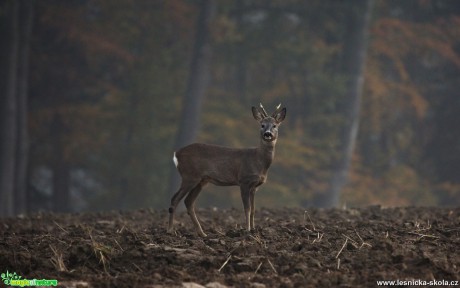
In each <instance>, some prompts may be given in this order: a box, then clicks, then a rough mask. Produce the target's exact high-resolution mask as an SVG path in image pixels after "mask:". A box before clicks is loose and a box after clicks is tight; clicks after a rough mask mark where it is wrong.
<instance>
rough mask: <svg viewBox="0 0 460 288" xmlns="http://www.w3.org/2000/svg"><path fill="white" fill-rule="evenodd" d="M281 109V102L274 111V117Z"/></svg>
mask: <svg viewBox="0 0 460 288" xmlns="http://www.w3.org/2000/svg"><path fill="white" fill-rule="evenodd" d="M280 111H281V103H280V104H278V106H276V110H275V112H273V114H272V117H273V118H275V116H276V114H278V113H279V112H280Z"/></svg>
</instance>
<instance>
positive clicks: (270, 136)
mask: <svg viewBox="0 0 460 288" xmlns="http://www.w3.org/2000/svg"><path fill="white" fill-rule="evenodd" d="M264 137H265V138H272V137H273V135H272V133H271V132H268V131H267V132H264Z"/></svg>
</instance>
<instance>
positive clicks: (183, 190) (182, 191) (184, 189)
mask: <svg viewBox="0 0 460 288" xmlns="http://www.w3.org/2000/svg"><path fill="white" fill-rule="evenodd" d="M195 185H196V182H195V183H193V184H190V183H186V182H184V181H182V183H181V186H180V188H179V190H178V191H177V192H176V194H174V196H173V197H172V198H171V205H170V206H169V224H168V233H172V231H173V225H174V213H175V212H176V208H177V204H179V202H180V200H182V198H184V197H185V195H187V193H189V192H190V191H191V190H192V189H193V187H194V186H195Z"/></svg>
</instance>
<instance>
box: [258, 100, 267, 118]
mask: <svg viewBox="0 0 460 288" xmlns="http://www.w3.org/2000/svg"><path fill="white" fill-rule="evenodd" d="M260 110H261V111H262V114H264V118H266V117H268V113H267V111H265V109H264V106H263V105H262V103H260Z"/></svg>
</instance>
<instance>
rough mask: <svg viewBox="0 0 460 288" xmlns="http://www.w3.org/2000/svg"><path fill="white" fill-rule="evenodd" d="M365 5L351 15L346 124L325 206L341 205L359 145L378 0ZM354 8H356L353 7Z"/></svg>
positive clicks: (364, 0) (346, 49)
mask: <svg viewBox="0 0 460 288" xmlns="http://www.w3.org/2000/svg"><path fill="white" fill-rule="evenodd" d="M360 2H362V4H363V6H364V7H365V10H364V13H360V14H361V15H353V14H355V13H352V19H351V21H352V22H351V23H352V25H351V27H350V28H351V31H350V32H351V33H350V34H349V35H350V39H348V41H347V42H348V45H346V47H345V57H347V59H348V60H349V61H346V62H345V70H346V72H347V74H348V76H349V78H348V85H347V86H348V87H347V91H348V92H347V99H349V102H348V104H349V105H348V106H347V107H346V112H345V113H346V121H347V122H346V125H345V129H344V134H343V138H342V148H341V151H340V153H341V159H340V160H339V163H338V165H337V167H336V169H335V171H333V176H332V181H331V189H330V194H329V195H328V196H329V197H328V199H327V200H325V203H324V204H325V205H324V206H337V205H338V204H339V200H340V194H341V191H342V189H343V187H344V186H345V184H346V183H347V180H348V174H349V170H350V166H351V159H352V156H353V151H354V148H355V146H356V139H357V136H358V130H359V116H360V111H361V99H362V91H363V85H364V71H365V60H366V54H367V46H368V42H369V26H370V21H371V15H372V9H373V4H374V0H363V1H360ZM352 11H353V12H354V11H356V10H352Z"/></svg>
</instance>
